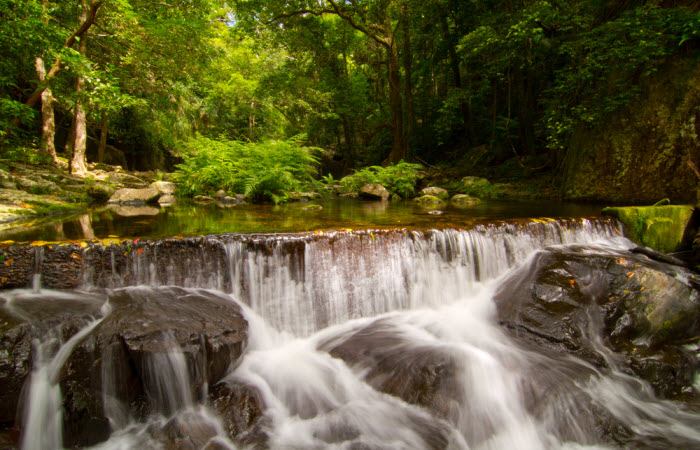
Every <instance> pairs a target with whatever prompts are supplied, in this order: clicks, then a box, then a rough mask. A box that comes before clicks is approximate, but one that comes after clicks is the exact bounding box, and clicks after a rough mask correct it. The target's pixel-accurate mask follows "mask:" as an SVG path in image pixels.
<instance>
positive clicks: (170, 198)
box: [158, 194, 177, 206]
mask: <svg viewBox="0 0 700 450" xmlns="http://www.w3.org/2000/svg"><path fill="white" fill-rule="evenodd" d="M175 203H177V197H175V196H174V195H171V194H164V195H161V196H160V198H159V199H158V204H159V205H161V206H162V205H174V204H175Z"/></svg>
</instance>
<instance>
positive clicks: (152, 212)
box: [109, 205, 160, 217]
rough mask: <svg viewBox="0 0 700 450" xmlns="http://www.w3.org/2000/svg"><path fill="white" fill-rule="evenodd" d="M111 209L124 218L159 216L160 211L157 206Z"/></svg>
mask: <svg viewBox="0 0 700 450" xmlns="http://www.w3.org/2000/svg"><path fill="white" fill-rule="evenodd" d="M109 208H110V209H111V210H112V211H114V213H115V214H116V215H118V216H122V217H137V216H157V215H158V214H159V213H160V209H158V208H156V207H155V206H148V205H143V206H129V205H110V206H109Z"/></svg>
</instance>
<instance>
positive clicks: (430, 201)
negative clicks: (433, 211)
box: [413, 195, 445, 205]
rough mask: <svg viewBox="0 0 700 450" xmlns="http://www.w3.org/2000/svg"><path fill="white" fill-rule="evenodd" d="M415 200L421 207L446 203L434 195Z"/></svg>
mask: <svg viewBox="0 0 700 450" xmlns="http://www.w3.org/2000/svg"><path fill="white" fill-rule="evenodd" d="M413 200H414V201H415V202H416V203H420V204H421V205H440V204H442V203H445V202H444V201H443V200H441V199H439V198H437V197H436V196H434V195H424V196H422V197H416V198H415V199H413Z"/></svg>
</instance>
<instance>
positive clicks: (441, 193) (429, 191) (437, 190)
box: [420, 186, 450, 200]
mask: <svg viewBox="0 0 700 450" xmlns="http://www.w3.org/2000/svg"><path fill="white" fill-rule="evenodd" d="M420 193H421V194H423V195H432V196H434V197H437V198H439V199H442V200H447V199H448V198H450V194H448V193H447V191H446V190H445V189H443V188H441V187H437V186H430V187H427V188H424V189H422V190H421V191H420Z"/></svg>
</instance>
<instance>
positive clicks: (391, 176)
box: [340, 161, 423, 198]
mask: <svg viewBox="0 0 700 450" xmlns="http://www.w3.org/2000/svg"><path fill="white" fill-rule="evenodd" d="M422 169H423V166H421V165H420V164H410V163H407V162H404V161H400V162H399V163H398V164H396V165H391V166H388V167H380V166H370V167H366V168H364V169H362V170H358V171H357V172H355V173H354V174H352V175H349V176H347V177H344V178H343V179H342V180H340V185H341V186H342V187H343V191H344V192H346V193H353V194H356V193H357V192H359V191H360V189H361V188H362V186H364V185H366V184H375V183H378V184H381V185H382V186H384V187H385V188H386V189H387V190H388V191H389V193H390V194H392V195H398V196H400V197H403V198H408V197H412V196H413V195H414V193H415V189H416V183H417V182H418V180H419V179H420V177H421V175H420V173H419V171H420V170H422Z"/></svg>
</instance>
